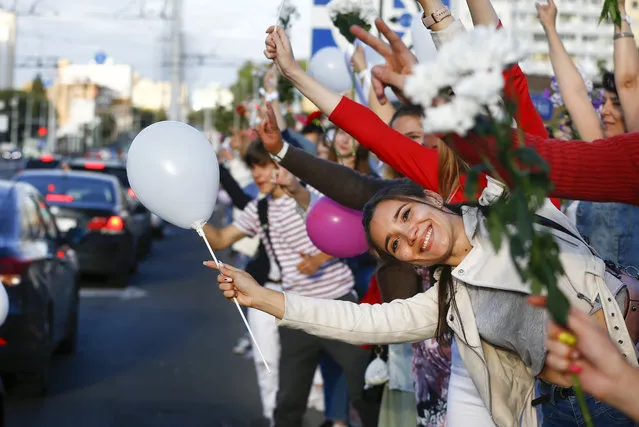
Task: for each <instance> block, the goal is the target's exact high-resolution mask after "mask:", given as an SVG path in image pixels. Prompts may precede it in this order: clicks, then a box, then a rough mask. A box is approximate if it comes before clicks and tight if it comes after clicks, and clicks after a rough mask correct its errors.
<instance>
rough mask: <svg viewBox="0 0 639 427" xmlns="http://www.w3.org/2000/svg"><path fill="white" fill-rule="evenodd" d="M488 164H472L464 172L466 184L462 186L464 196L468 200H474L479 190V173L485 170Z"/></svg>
mask: <svg viewBox="0 0 639 427" xmlns="http://www.w3.org/2000/svg"><path fill="white" fill-rule="evenodd" d="M487 170H488V166H486V165H485V164H484V163H480V164H478V165H474V166H473V167H472V168H470V170H469V171H468V173H467V174H466V184H465V186H464V196H465V197H466V199H468V200H475V199H476V198H477V193H478V191H479V174H480V173H481V172H486V171H487Z"/></svg>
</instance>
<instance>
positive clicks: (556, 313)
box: [548, 286, 570, 328]
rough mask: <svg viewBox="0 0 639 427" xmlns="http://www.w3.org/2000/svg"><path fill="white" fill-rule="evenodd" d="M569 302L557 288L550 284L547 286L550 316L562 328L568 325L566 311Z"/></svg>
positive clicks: (568, 307) (568, 308)
mask: <svg viewBox="0 0 639 427" xmlns="http://www.w3.org/2000/svg"><path fill="white" fill-rule="evenodd" d="M569 310H570V303H569V302H568V299H567V298H566V296H565V295H564V294H562V293H561V291H560V290H559V288H557V287H556V286H552V287H549V288H548V312H549V313H550V317H552V320H554V321H555V322H556V323H558V324H559V325H560V326H563V327H564V328H565V327H566V326H567V325H568V311H569Z"/></svg>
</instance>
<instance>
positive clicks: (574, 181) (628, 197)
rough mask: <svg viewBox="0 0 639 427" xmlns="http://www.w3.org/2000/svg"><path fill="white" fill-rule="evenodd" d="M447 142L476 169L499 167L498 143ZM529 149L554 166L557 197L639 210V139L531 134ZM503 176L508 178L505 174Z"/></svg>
mask: <svg viewBox="0 0 639 427" xmlns="http://www.w3.org/2000/svg"><path fill="white" fill-rule="evenodd" d="M517 137H518V135H517V130H513V138H517ZM444 140H445V141H446V143H447V144H448V145H449V146H451V147H452V148H453V149H454V150H455V151H456V152H457V153H458V154H459V155H460V156H461V157H462V158H463V159H464V160H465V161H467V162H468V163H470V164H479V163H482V162H483V159H482V154H484V155H486V156H488V158H489V159H490V160H491V161H492V162H493V163H494V164H496V165H498V164H499V162H498V161H497V142H496V140H495V138H494V137H480V136H477V135H469V136H467V137H464V138H462V137H460V136H458V135H448V136H445V137H444ZM524 144H525V145H527V146H530V147H533V148H534V149H536V150H537V152H538V153H539V154H540V155H541V156H542V157H543V158H544V159H546V161H547V162H548V164H549V166H550V178H551V181H552V182H553V184H554V186H555V188H554V190H553V192H552V193H551V196H553V197H559V198H562V199H572V200H587V201H593V202H616V203H626V204H633V205H639V133H637V132H635V133H626V134H622V135H618V136H614V137H611V138H606V139H599V140H596V141H593V142H591V143H586V142H585V141H563V140H559V139H548V138H541V137H537V136H534V135H529V134H525V137H524ZM499 172H500V175H501V176H505V172H504V171H503V170H502V171H499ZM505 178H506V179H508V177H507V176H505Z"/></svg>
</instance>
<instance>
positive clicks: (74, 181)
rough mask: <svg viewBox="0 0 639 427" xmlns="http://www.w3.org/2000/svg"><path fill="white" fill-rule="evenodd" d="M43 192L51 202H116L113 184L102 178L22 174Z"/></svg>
mask: <svg viewBox="0 0 639 427" xmlns="http://www.w3.org/2000/svg"><path fill="white" fill-rule="evenodd" d="M18 180H19V181H23V182H28V183H29V184H31V185H33V186H34V187H35V188H37V189H38V190H39V191H40V193H42V194H43V195H44V197H45V199H46V200H47V202H49V203H73V202H88V203H107V204H114V203H115V189H114V188H113V184H112V183H110V182H107V181H103V180H101V179H91V178H85V177H76V176H68V175H67V176H64V175H61V176H36V175H33V176H29V175H25V176H21V177H18Z"/></svg>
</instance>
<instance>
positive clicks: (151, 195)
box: [126, 121, 220, 229]
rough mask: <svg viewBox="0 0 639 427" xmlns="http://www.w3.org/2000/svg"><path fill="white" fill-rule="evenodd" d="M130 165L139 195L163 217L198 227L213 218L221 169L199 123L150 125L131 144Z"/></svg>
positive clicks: (184, 225)
mask: <svg viewBox="0 0 639 427" xmlns="http://www.w3.org/2000/svg"><path fill="white" fill-rule="evenodd" d="M126 170H127V174H128V176H129V183H130V184H131V188H132V189H133V191H134V192H135V194H136V196H137V198H138V199H139V200H140V202H141V203H142V204H143V205H144V206H146V207H147V208H148V209H149V210H150V211H151V212H153V213H154V214H156V215H157V216H159V217H160V218H162V219H163V220H165V221H167V222H170V223H171V224H174V225H177V226H178V227H182V228H195V229H197V228H198V227H200V226H202V225H204V223H206V221H208V220H209V218H211V215H212V214H213V208H214V207H215V201H216V200H217V193H218V190H219V186H220V169H219V167H218V162H217V156H216V155H215V151H214V150H213V146H212V145H211V144H210V143H209V141H208V140H207V139H206V137H205V136H204V135H203V134H202V133H201V132H200V131H198V130H197V129H195V128H193V127H191V126H189V125H187V124H186V123H182V122H176V121H164V122H158V123H155V124H152V125H151V126H149V127H147V128H145V129H144V130H143V131H142V132H140V133H139V134H138V136H136V137H135V139H134V140H133V143H132V144H131V147H130V148H129V152H128V155H127V162H126Z"/></svg>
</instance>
